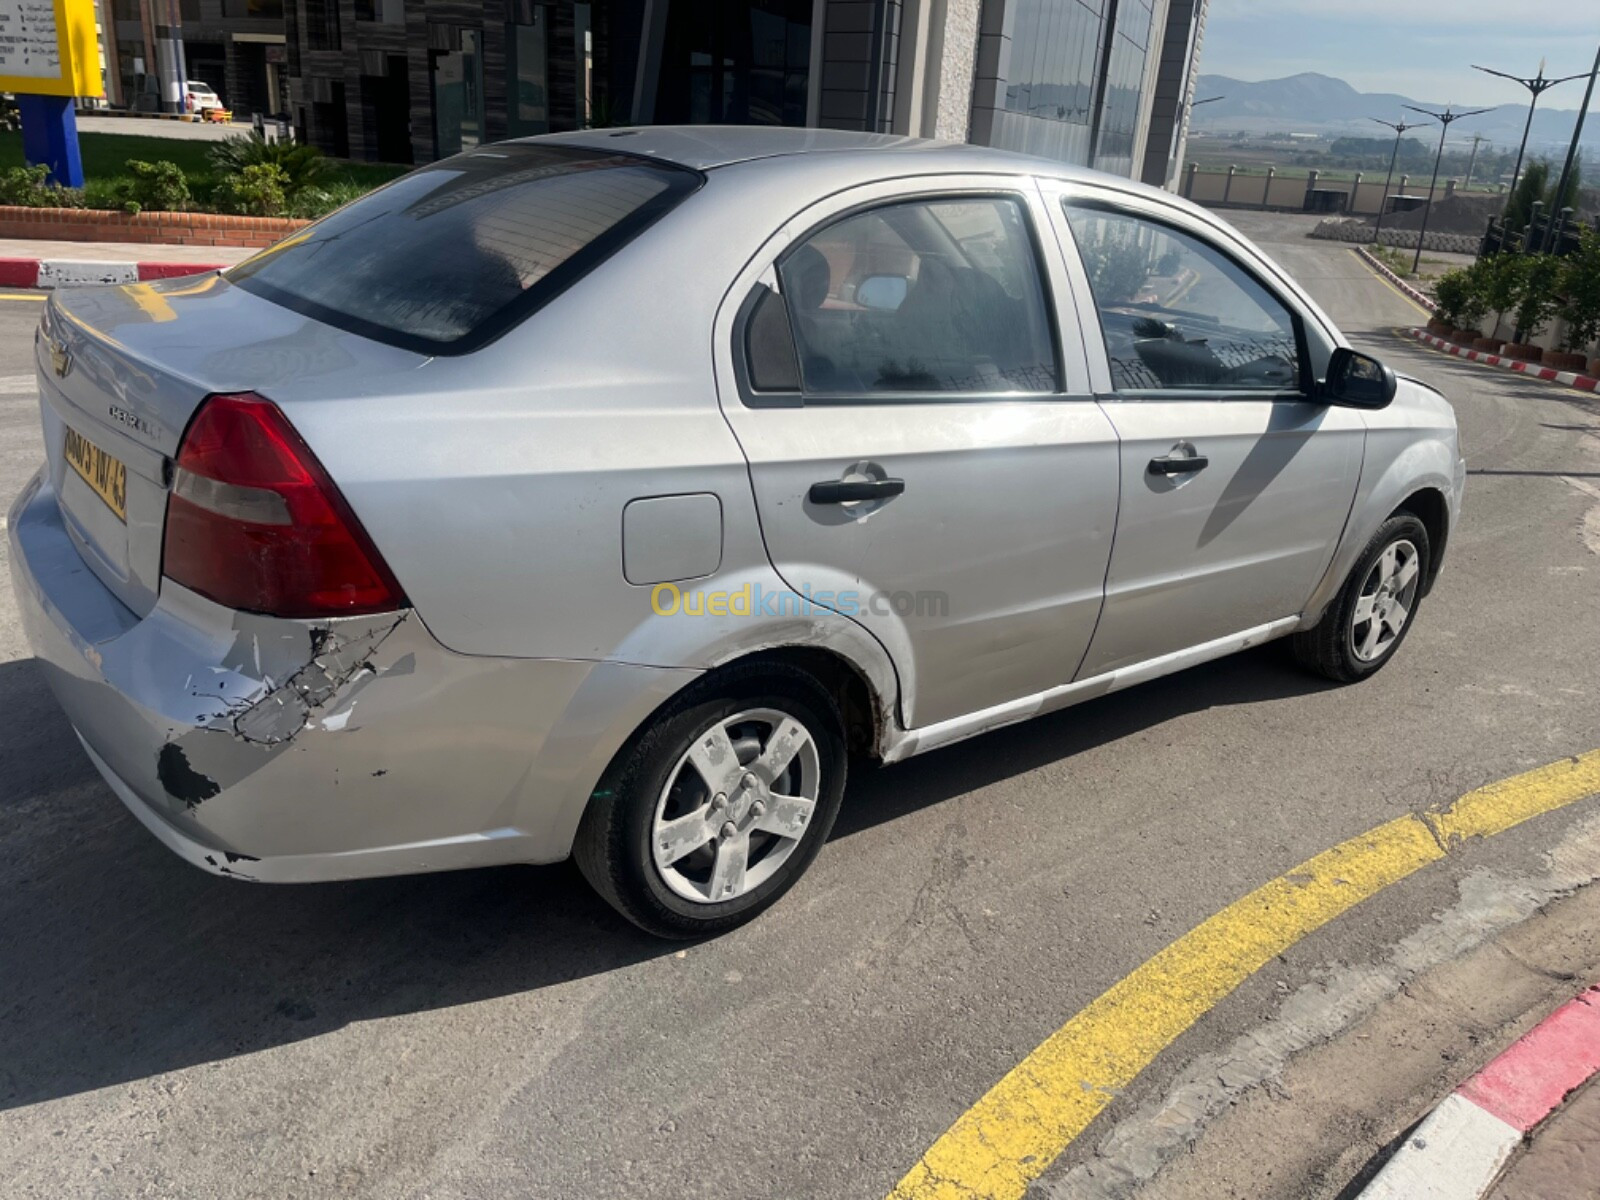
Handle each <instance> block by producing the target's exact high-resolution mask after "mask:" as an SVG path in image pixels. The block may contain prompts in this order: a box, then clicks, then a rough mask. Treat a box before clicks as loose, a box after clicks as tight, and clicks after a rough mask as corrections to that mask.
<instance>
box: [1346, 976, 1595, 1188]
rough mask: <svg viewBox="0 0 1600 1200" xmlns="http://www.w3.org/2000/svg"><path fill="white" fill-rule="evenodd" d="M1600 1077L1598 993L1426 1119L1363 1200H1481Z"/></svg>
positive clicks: (1547, 1023) (1540, 1028)
mask: <svg viewBox="0 0 1600 1200" xmlns="http://www.w3.org/2000/svg"><path fill="white" fill-rule="evenodd" d="M1596 1074H1600V987H1592V988H1590V989H1588V990H1587V991H1586V992H1584V993H1583V994H1581V995H1580V996H1578V997H1577V998H1576V999H1573V1000H1569V1001H1568V1002H1567V1003H1566V1004H1563V1005H1562V1006H1561V1007H1560V1008H1558V1009H1556V1011H1555V1012H1553V1013H1551V1014H1550V1015H1549V1016H1548V1017H1546V1018H1545V1019H1544V1020H1543V1021H1541V1022H1540V1023H1539V1024H1538V1025H1537V1026H1535V1027H1534V1029H1533V1030H1532V1032H1530V1033H1528V1034H1526V1035H1525V1036H1523V1037H1522V1038H1519V1039H1518V1040H1517V1041H1516V1042H1515V1043H1514V1044H1513V1045H1512V1046H1511V1048H1510V1049H1509V1050H1507V1051H1506V1052H1505V1053H1503V1054H1501V1055H1500V1057H1499V1058H1497V1059H1495V1060H1494V1061H1493V1062H1491V1063H1490V1064H1489V1065H1488V1066H1486V1067H1485V1068H1484V1069H1483V1070H1481V1071H1479V1072H1478V1073H1477V1074H1476V1075H1474V1076H1473V1077H1472V1078H1471V1079H1469V1080H1467V1082H1466V1083H1464V1084H1462V1085H1461V1086H1460V1087H1458V1088H1457V1089H1456V1090H1455V1091H1454V1092H1453V1093H1451V1094H1450V1096H1449V1097H1448V1098H1447V1099H1446V1100H1445V1101H1444V1103H1442V1104H1440V1105H1439V1107H1438V1108H1436V1109H1434V1110H1433V1112H1431V1113H1429V1114H1428V1116H1427V1118H1426V1119H1424V1120H1423V1122H1422V1124H1420V1125H1418V1126H1417V1128H1416V1130H1415V1132H1413V1133H1412V1135H1411V1136H1410V1137H1409V1138H1407V1139H1406V1143H1405V1145H1403V1146H1401V1147H1400V1149H1399V1150H1398V1151H1397V1152H1396V1153H1395V1156H1394V1157H1393V1158H1391V1159H1390V1160H1389V1161H1388V1162H1387V1163H1386V1164H1385V1165H1384V1168H1383V1170H1382V1171H1380V1172H1378V1174H1377V1176H1376V1178H1374V1179H1373V1181H1372V1182H1371V1183H1369V1184H1368V1185H1367V1186H1366V1188H1365V1189H1364V1190H1363V1191H1362V1192H1361V1196H1360V1200H1480V1198H1481V1197H1483V1196H1485V1195H1487V1194H1488V1192H1489V1189H1490V1188H1491V1187H1493V1186H1494V1183H1495V1180H1496V1179H1497V1178H1498V1177H1499V1175H1500V1171H1501V1169H1502V1168H1503V1167H1504V1166H1505V1165H1506V1162H1507V1161H1508V1160H1509V1159H1510V1158H1511V1155H1512V1153H1513V1152H1514V1151H1515V1150H1516V1148H1517V1146H1518V1145H1520V1144H1521V1143H1522V1142H1523V1140H1524V1139H1526V1138H1527V1137H1528V1136H1529V1135H1530V1134H1531V1133H1532V1131H1533V1129H1534V1127H1535V1126H1537V1125H1538V1124H1539V1122H1541V1121H1543V1120H1544V1119H1545V1118H1546V1117H1548V1116H1549V1115H1550V1114H1551V1113H1553V1112H1554V1111H1555V1110H1556V1109H1557V1108H1559V1107H1560V1106H1561V1103H1562V1101H1563V1100H1565V1099H1566V1097H1567V1095H1568V1093H1570V1092H1572V1091H1573V1090H1574V1089H1575V1088H1577V1087H1579V1086H1581V1085H1582V1084H1583V1083H1585V1082H1586V1081H1587V1080H1588V1079H1590V1078H1591V1077H1592V1076H1594V1075H1596Z"/></svg>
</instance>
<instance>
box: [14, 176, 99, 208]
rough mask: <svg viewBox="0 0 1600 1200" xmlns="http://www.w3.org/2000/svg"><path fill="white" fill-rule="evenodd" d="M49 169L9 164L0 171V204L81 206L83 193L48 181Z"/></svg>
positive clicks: (43, 206) (50, 206) (53, 206)
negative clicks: (9, 165)
mask: <svg viewBox="0 0 1600 1200" xmlns="http://www.w3.org/2000/svg"><path fill="white" fill-rule="evenodd" d="M49 178H50V168H49V167H46V166H37V167H9V168H7V169H6V170H5V171H0V204H19V205H21V206H22V207H24V208H82V207H83V193H82V192H81V191H79V190H78V189H76V188H64V187H57V186H56V185H55V184H53V183H51V182H49Z"/></svg>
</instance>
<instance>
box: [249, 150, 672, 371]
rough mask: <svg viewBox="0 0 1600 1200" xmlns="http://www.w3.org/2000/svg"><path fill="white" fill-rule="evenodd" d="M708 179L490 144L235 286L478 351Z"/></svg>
mask: <svg viewBox="0 0 1600 1200" xmlns="http://www.w3.org/2000/svg"><path fill="white" fill-rule="evenodd" d="M700 182H701V177H700V175H699V174H698V173H697V172H694V171H690V170H686V169H684V168H682V167H675V166H672V165H671V164H668V163H659V162H654V161H651V160H649V159H643V158H636V157H634V156H632V155H627V154H611V153H605V152H603V151H596V150H584V149H579V148H577V147H571V146H548V145H537V144H525V143H524V144H519V143H506V144H501V145H496V146H486V147H483V148H482V149H479V150H473V151H470V152H469V153H466V154H460V155H457V156H456V157H454V158H449V159H445V160H444V161H443V162H439V163H435V164H434V165H432V166H430V167H424V168H422V169H421V170H418V171H413V172H412V173H411V174H409V175H406V176H404V177H403V178H401V179H397V180H396V181H395V182H394V183H391V184H389V185H388V186H387V187H385V188H382V189H380V190H379V191H376V192H373V193H372V194H371V195H368V196H364V197H362V198H361V199H360V200H357V201H355V203H353V204H350V205H347V206H346V207H344V208H341V209H340V210H339V211H338V212H336V213H333V214H332V215H330V216H328V217H326V218H324V219H323V220H321V221H319V222H317V223H316V224H315V225H313V226H311V227H309V228H307V229H306V230H304V231H303V232H302V233H300V234H297V235H295V236H293V237H290V238H288V239H286V240H285V241H282V242H279V243H278V244H277V245H276V246H274V247H272V248H271V249H269V250H266V251H263V252H262V253H261V254H258V255H256V256H255V257H254V258H251V259H249V260H247V261H245V262H243V263H240V264H239V265H238V266H236V267H234V268H233V269H232V270H230V271H228V272H227V277H228V279H230V280H231V281H233V282H234V283H236V284H238V285H239V286H240V287H242V288H244V289H245V290H246V291H249V292H254V293H255V294H256V295H259V296H262V297H264V298H266V299H268V300H272V301H274V302H276V303H278V304H282V305H284V306H286V307H288V308H292V309H294V310H296V311H297V312H303V313H305V314H306V315H308V316H311V317H315V318H316V319H317V320H319V321H325V322H327V323H329V324H331V325H337V326H339V327H340V328H343V329H349V330H352V331H353V332H356V333H360V334H364V335H366V336H367V337H372V338H377V339H378V340H380V341H386V342H390V343H392V344H394V345H399V346H404V347H407V348H408V349H414V350H419V351H421V352H423V353H427V354H461V353H465V352H466V351H468V350H472V349H475V348H477V347H478V346H481V345H483V344H484V343H485V342H487V341H489V340H490V339H491V338H494V337H496V336H498V335H499V334H501V333H503V332H504V331H505V330H506V329H508V328H510V327H511V326H512V325H514V324H516V323H517V322H518V321H520V320H522V319H523V318H524V317H526V316H527V315H528V314H529V313H531V312H532V311H534V310H535V309H536V308H538V307H540V306H541V305H543V304H545V303H547V302H548V301H549V300H550V299H551V298H552V297H553V296H555V295H558V294H559V293H560V292H561V291H562V290H563V289H564V288H567V287H569V286H571V285H572V284H573V283H574V282H576V281H577V280H578V279H581V278H582V277H583V276H584V275H585V274H586V273H587V272H589V271H590V270H592V269H593V268H594V266H595V264H597V263H598V262H600V261H601V260H603V259H605V258H606V257H608V256H609V255H611V254H613V253H615V252H616V250H617V249H618V248H620V247H621V246H623V245H624V244H626V243H627V242H628V241H629V240H630V239H631V238H633V237H634V236H635V235H636V234H637V233H638V232H639V231H640V230H641V229H643V228H645V227H646V226H647V225H649V224H650V223H651V222H652V221H654V220H656V219H657V218H658V217H660V216H661V215H662V214H663V213H665V212H666V211H668V210H669V209H670V208H672V207H673V206H674V205H676V204H677V203H678V202H679V201H680V200H681V199H682V198H683V197H684V196H685V195H687V194H688V193H689V192H691V191H693V190H694V189H695V188H696V187H698V186H699V185H700Z"/></svg>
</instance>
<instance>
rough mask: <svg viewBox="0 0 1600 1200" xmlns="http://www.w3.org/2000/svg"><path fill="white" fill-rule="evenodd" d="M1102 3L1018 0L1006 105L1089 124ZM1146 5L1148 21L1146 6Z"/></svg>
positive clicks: (1096, 0)
mask: <svg viewBox="0 0 1600 1200" xmlns="http://www.w3.org/2000/svg"><path fill="white" fill-rule="evenodd" d="M1128 2H1129V3H1134V2H1135V0H1128ZM1101 8H1102V0H1089V2H1086V0H1018V4H1017V15H1016V24H1015V25H1014V27H1013V30H1014V32H1013V34H1012V38H1011V70H1010V79H1009V80H1008V81H1007V86H1006V108H1008V109H1010V110H1011V111H1012V112H1017V113H1024V114H1026V115H1027V116H1030V117H1041V118H1043V119H1045V120H1049V121H1066V122H1068V123H1069V124H1072V125H1088V124H1090V122H1091V120H1092V118H1093V116H1094V81H1095V74H1096V67H1097V65H1098V63H1099V59H1100V48H1101V41H1100V36H1101V27H1102V24H1103V17H1102V14H1101ZM1144 11H1145V18H1146V21H1147V22H1148V20H1149V15H1150V14H1149V8H1148V7H1146V8H1145V10H1144Z"/></svg>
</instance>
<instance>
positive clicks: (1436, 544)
mask: <svg viewBox="0 0 1600 1200" xmlns="http://www.w3.org/2000/svg"><path fill="white" fill-rule="evenodd" d="M1400 513H1410V514H1411V515H1412V516H1414V517H1416V518H1417V520H1419V521H1421V522H1422V527H1423V528H1424V529H1426V530H1427V531H1428V573H1427V575H1426V576H1424V577H1423V580H1422V594H1423V595H1424V596H1426V595H1427V594H1428V593H1429V592H1431V591H1432V590H1433V582H1434V580H1436V579H1437V578H1438V577H1439V566H1440V564H1441V563H1442V562H1443V561H1444V550H1445V543H1446V542H1447V541H1449V538H1450V502H1449V501H1448V500H1447V499H1445V494H1444V492H1442V491H1441V490H1439V489H1438V488H1435V487H1424V488H1418V489H1417V490H1416V491H1414V492H1412V493H1411V495H1409V496H1407V497H1406V498H1405V499H1404V500H1402V501H1401V502H1400V503H1399V504H1398V505H1397V506H1396V507H1395V510H1394V512H1392V513H1390V514H1389V515H1390V516H1391V517H1392V516H1397V515H1399V514H1400Z"/></svg>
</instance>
